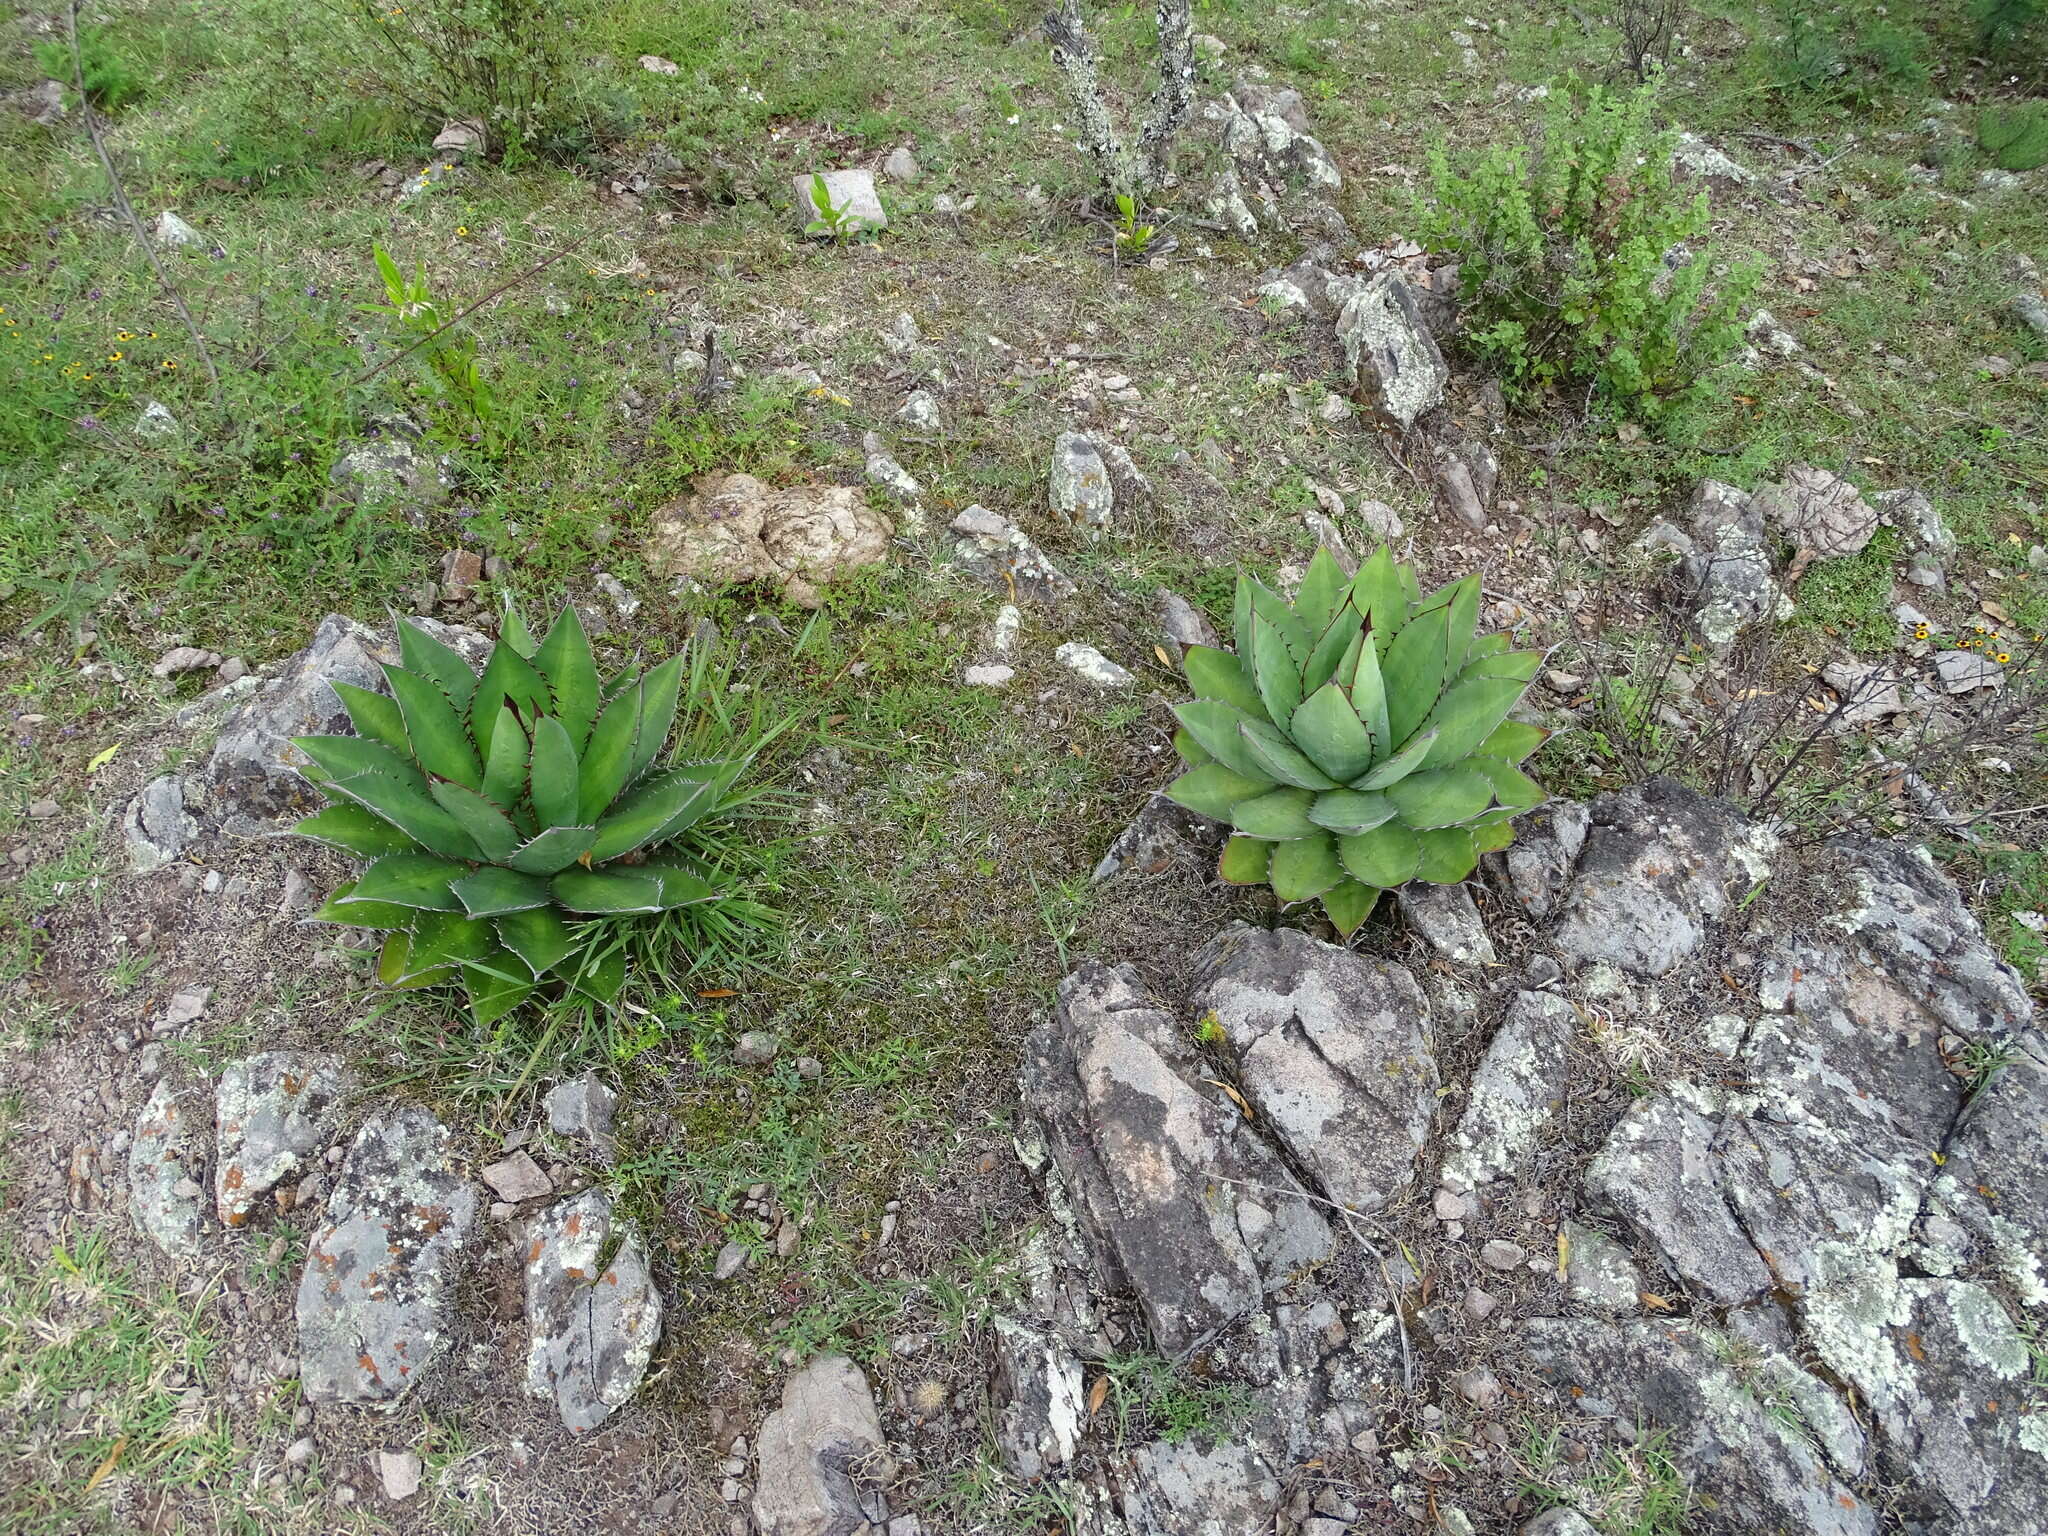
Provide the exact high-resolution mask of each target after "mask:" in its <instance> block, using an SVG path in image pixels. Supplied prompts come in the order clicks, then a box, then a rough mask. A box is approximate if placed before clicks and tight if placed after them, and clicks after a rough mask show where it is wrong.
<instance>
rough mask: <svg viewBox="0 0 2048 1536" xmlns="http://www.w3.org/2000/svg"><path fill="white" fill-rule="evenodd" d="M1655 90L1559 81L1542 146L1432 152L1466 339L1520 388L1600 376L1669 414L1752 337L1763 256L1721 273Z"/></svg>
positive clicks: (1615, 398)
mask: <svg viewBox="0 0 2048 1536" xmlns="http://www.w3.org/2000/svg"><path fill="white" fill-rule="evenodd" d="M1654 99H1655V98H1654V90H1653V88H1652V87H1648V86H1645V87H1642V88H1639V89H1636V90H1633V91H1628V92H1613V91H1609V90H1607V89H1605V88H1604V87H1601V86H1597V85H1596V86H1592V87H1589V88H1586V89H1585V90H1584V91H1583V92H1580V91H1579V90H1578V89H1577V88H1573V89H1569V90H1564V91H1560V92H1559V93H1558V94H1557V95H1556V96H1555V97H1553V98H1552V102H1551V106H1550V108H1549V111H1548V113H1547V115H1546V117H1545V119H1544V128H1543V137H1542V141H1541V143H1540V144H1538V145H1537V146H1535V148H1533V149H1531V148H1528V147H1525V146H1497V147H1494V148H1490V149H1487V150H1484V151H1482V152H1481V153H1480V154H1479V155H1478V156H1477V157H1476V158H1475V159H1474V160H1473V161H1472V162H1471V163H1469V164H1468V165H1465V166H1463V167H1460V168H1454V167H1453V165H1452V164H1451V162H1450V159H1449V157H1448V155H1447V154H1446V153H1445V152H1444V150H1443V149H1442V148H1441V147H1439V148H1438V149H1436V150H1434V151H1433V152H1432V153H1431V155H1430V160H1429V167H1430V188H1431V192H1430V197H1429V198H1428V200H1427V201H1426V204H1425V207H1424V209H1423V213H1422V223H1423V229H1424V235H1425V238H1426V239H1427V240H1428V241H1429V242H1430V243H1431V244H1432V245H1434V246H1435V247H1436V248H1438V249H1440V250H1442V251H1445V252H1447V253H1449V254H1451V255H1453V256H1455V257H1457V259H1458V262H1459V281H1460V285H1461V298H1462V301H1463V303H1464V320H1463V326H1462V333H1463V337H1464V341H1465V344H1466V345H1467V346H1468V347H1469V348H1470V349H1471V350H1472V351H1473V352H1474V353H1476V354H1477V355H1478V356H1479V357H1480V358H1482V359H1484V360H1485V361H1486V362H1487V363H1489V364H1491V365H1492V366H1493V367H1495V368H1496V369H1498V370H1499V371H1500V373H1501V375H1502V378H1503V380H1504V381H1505V382H1506V384H1507V385H1508V386H1509V387H1510V388H1511V389H1513V390H1514V391H1515V392H1516V393H1518V394H1520V395H1522V396H1523V397H1525V398H1527V397H1533V396H1537V395H1541V394H1543V393H1545V392H1547V391H1551V390H1555V389H1562V388H1565V387H1569V386H1579V385H1589V386H1590V387H1591V388H1592V389H1593V390H1594V392H1595V393H1597V394H1599V395H1600V396H1601V397H1602V398H1603V399H1605V400H1606V401H1607V402H1608V404H1609V405H1611V406H1612V407H1613V408H1614V409H1616V410H1618V411H1623V412H1626V413H1628V414H1630V415H1633V416H1637V417H1640V418H1642V419H1643V420H1646V421H1657V420H1660V419H1662V418H1664V417H1667V416H1668V415H1670V414H1671V413H1672V412H1674V411H1675V410H1677V409H1678V408H1679V407H1681V406H1682V405H1684V404H1686V403H1687V402H1688V401H1689V400H1690V399H1692V398H1693V397H1695V396H1697V395H1698V394H1700V393H1701V392H1703V391H1704V390H1705V389H1706V388H1707V387H1708V384H1709V377H1710V375H1711V373H1712V371H1713V370H1714V369H1715V368H1716V367H1718V366H1719V365H1720V364H1722V363H1723V362H1725V361H1727V359H1728V358H1729V357H1730V356H1731V355H1733V353H1734V352H1735V350H1736V348H1737V347H1738V346H1739V345H1740V344H1741V341H1742V314H1743V309H1744V306H1745V305H1746V304H1747V302H1748V300H1749V297H1750V295H1751V294H1752V293H1753V292H1754V291H1755V288H1756V283H1757V278H1758V268H1757V267H1756V266H1755V264H1754V263H1744V264H1742V265H1739V266H1737V267H1735V268H1733V269H1732V270H1729V271H1727V272H1726V273H1723V274H1721V275H1719V277H1718V279H1717V276H1716V266H1717V262H1716V259H1715V256H1714V254H1713V252H1711V251H1709V250H1697V249H1695V250H1692V252H1691V254H1690V255H1689V256H1688V257H1686V259H1685V260H1684V261H1683V262H1682V263H1681V264H1679V265H1678V266H1677V267H1676V268H1672V267H1668V266H1667V265H1666V253H1668V252H1671V251H1672V250H1674V248H1679V247H1690V245H1691V243H1692V242H1695V241H1697V240H1698V239H1699V237H1700V236H1701V235H1702V234H1703V233H1704V232H1705V231H1706V228H1707V218H1708V213H1707V197H1706V194H1705V193H1704V192H1701V193H1698V194H1695V195H1693V196H1687V195H1686V194H1685V193H1684V192H1683V191H1681V190H1680V189H1679V188H1678V187H1677V186H1676V185H1674V183H1673V181H1672V173H1671V151H1672V148H1673V138H1672V136H1671V135H1670V134H1668V133H1661V132H1658V131H1657V130H1655V129H1654V128H1653V127H1652V126H1651V121H1650V114H1651V110H1652V107H1653V104H1654Z"/></svg>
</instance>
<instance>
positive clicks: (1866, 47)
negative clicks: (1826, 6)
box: [1756, 0, 1928, 106]
mask: <svg viewBox="0 0 2048 1536" xmlns="http://www.w3.org/2000/svg"><path fill="white" fill-rule="evenodd" d="M1776 15H1777V24H1778V26H1779V28H1781V29H1782V30H1781V31H1780V33H1779V34H1778V35H1777V36H1775V37H1771V38H1768V39H1765V40H1762V41H1760V42H1758V43H1757V45H1756V53H1757V55H1758V64H1759V68H1760V72H1761V73H1762V74H1763V75H1764V77H1765V79H1766V80H1768V81H1769V83H1770V84H1771V85H1772V86H1774V87H1776V88H1777V89H1779V90H1787V91H1798V92H1801V93H1804V94H1806V95H1809V96H1812V97H1815V98H1817V99H1819V100H1822V101H1826V102H1839V103H1844V104H1847V105H1851V106H1867V105H1869V104H1871V103H1872V102H1875V101H1878V100H1881V99H1882V98H1883V97H1885V96H1886V95H1889V94H1894V93H1898V92H1904V91H1921V90H1924V89H1926V86H1927V81H1928V62H1927V53H1928V47H1927V35H1926V33H1924V32H1922V31H1921V30H1920V29H1919V28H1917V27H1912V26H1902V25H1900V24H1899V23H1898V22H1895V21H1891V20H1888V19H1887V18H1886V17H1885V16H1884V15H1883V14H1881V12H1880V11H1876V10H1873V9H1870V8H1867V7H1862V6H1849V7H1846V8H1837V9H1834V10H1830V11H1826V12H1822V11H1818V10H1816V9H1815V8H1814V7H1811V6H1809V5H1807V4H1805V3H1803V0H1781V3H1780V4H1779V6H1778V8H1777V13H1776Z"/></svg>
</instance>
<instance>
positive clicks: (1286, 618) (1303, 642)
mask: <svg viewBox="0 0 2048 1536" xmlns="http://www.w3.org/2000/svg"><path fill="white" fill-rule="evenodd" d="M1247 580H1249V581H1250V582H1251V588H1252V611H1253V612H1254V613H1255V614H1257V615H1258V616H1259V617H1260V618H1261V619H1264V620H1265V621H1266V622H1267V623H1268V624H1270V625H1272V626H1273V627H1274V628H1275V629H1277V630H1279V631H1280V638H1281V639H1282V640H1284V641H1285V642H1286V643H1287V653H1288V655H1289V656H1291V657H1293V658H1294V666H1295V670H1296V671H1299V670H1300V669H1301V667H1302V666H1303V665H1304V664H1306V662H1307V661H1308V656H1309V652H1310V651H1311V650H1312V649H1314V646H1315V636H1314V635H1312V634H1311V633H1309V628H1308V626H1307V625H1306V624H1304V623H1303V622H1302V621H1301V618H1300V616H1299V615H1298V614H1296V613H1295V611H1294V607H1293V605H1292V604H1290V603H1289V602H1288V601H1287V599H1286V598H1284V597H1282V596H1281V595H1280V594H1279V593H1278V592H1275V591H1274V590H1273V589H1272V588H1271V587H1269V586H1267V585H1266V584H1265V583H1264V582H1262V581H1260V580H1259V579H1258V578H1257V577H1255V576H1254V577H1248V578H1247Z"/></svg>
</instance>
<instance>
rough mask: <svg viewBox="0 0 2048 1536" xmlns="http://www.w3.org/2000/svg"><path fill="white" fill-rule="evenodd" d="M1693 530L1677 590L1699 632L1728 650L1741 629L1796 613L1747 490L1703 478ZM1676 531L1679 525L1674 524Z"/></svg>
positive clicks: (1678, 571)
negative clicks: (1778, 575)
mask: <svg viewBox="0 0 2048 1536" xmlns="http://www.w3.org/2000/svg"><path fill="white" fill-rule="evenodd" d="M1687 513H1688V519H1689V521H1690V524H1691V529H1692V532H1691V536H1690V538H1689V539H1685V538H1684V537H1683V536H1682V535H1681V542H1683V543H1684V544H1685V545H1686V551H1685V554H1684V557H1683V558H1682V559H1681V560H1680V561H1679V562H1678V565H1677V567H1676V570H1675V572H1674V574H1673V581H1672V585H1673V590H1674V592H1675V595H1676V596H1677V598H1678V599H1679V601H1680V602H1681V603H1682V604H1683V606H1684V608H1685V611H1686V613H1687V614H1688V615H1690V617H1691V621H1692V626H1693V628H1694V629H1695V630H1696V631H1697V632H1698V634H1699V636H1700V638H1701V639H1702V640H1704V641H1706V643H1707V644H1708V646H1710V647H1711V648H1712V649H1713V650H1715V651H1716V652H1720V653H1725V652H1727V651H1728V650H1729V649H1730V648H1731V647H1732V646H1733V645H1734V644H1735V642H1736V640H1737V639H1738V638H1739V637H1740V636H1741V634H1742V632H1743V631H1744V630H1746V629H1749V628H1751V627H1752V626H1754V625H1756V624H1759V623H1762V622H1764V621H1766V620H1780V621H1782V620H1785V619H1789V618H1790V617H1791V616H1792V612H1793V609H1792V600H1791V599H1790V598H1789V597H1787V596H1786V595H1785V593H1784V591H1783V589H1782V588H1780V587H1779V585H1778V579H1777V573H1776V570H1775V569H1774V567H1773V566H1772V563H1771V553H1770V549H1769V547H1768V545H1767V544H1766V542H1765V537H1764V519H1763V513H1762V511H1761V509H1759V508H1758V507H1757V505H1756V502H1755V498H1754V497H1752V496H1751V495H1750V494H1749V493H1748V492H1746V491H1742V490H1739V489H1737V488H1736V487H1735V486H1732V485H1724V484H1722V483H1721V482H1720V481H1718V480H1702V481H1701V482H1700V483H1699V485H1698V487H1697V488H1695V490H1694V491H1693V496H1692V502H1691V505H1690V506H1689V507H1688V509H1687ZM1674 532H1675V530H1674Z"/></svg>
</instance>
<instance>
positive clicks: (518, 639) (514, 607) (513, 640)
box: [498, 592, 540, 661]
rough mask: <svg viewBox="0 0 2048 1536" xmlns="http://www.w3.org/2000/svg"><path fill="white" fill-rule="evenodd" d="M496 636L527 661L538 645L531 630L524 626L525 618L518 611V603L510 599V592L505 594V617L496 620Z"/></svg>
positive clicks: (531, 657)
mask: <svg viewBox="0 0 2048 1536" xmlns="http://www.w3.org/2000/svg"><path fill="white" fill-rule="evenodd" d="M498 638H499V639H500V640H501V641H503V642H504V643H505V644H506V645H509V646H511V647H512V649H513V650H515V651H517V652H518V653H519V654H520V655H522V656H524V657H525V658H526V659H527V660H528V661H531V660H533V653H534V652H535V651H537V650H539V649H540V645H539V643H538V642H537V641H535V639H534V638H533V631H532V630H530V629H528V628H527V627H526V620H525V618H524V617H523V616H522V615H521V614H520V612H519V605H518V604H517V603H515V602H513V601H512V594H511V593H510V592H507V593H506V594H505V617H504V618H502V619H500V620H499V621H498Z"/></svg>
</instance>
